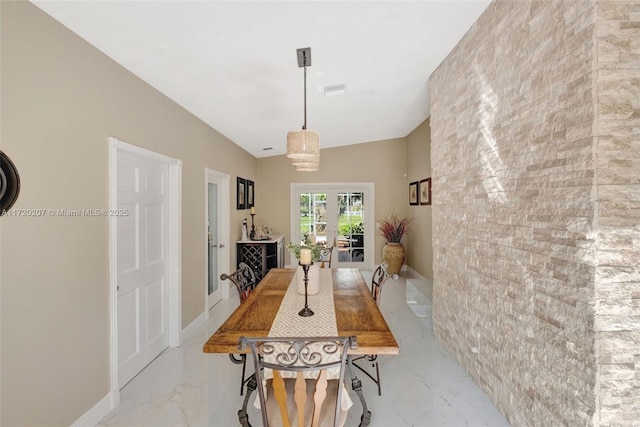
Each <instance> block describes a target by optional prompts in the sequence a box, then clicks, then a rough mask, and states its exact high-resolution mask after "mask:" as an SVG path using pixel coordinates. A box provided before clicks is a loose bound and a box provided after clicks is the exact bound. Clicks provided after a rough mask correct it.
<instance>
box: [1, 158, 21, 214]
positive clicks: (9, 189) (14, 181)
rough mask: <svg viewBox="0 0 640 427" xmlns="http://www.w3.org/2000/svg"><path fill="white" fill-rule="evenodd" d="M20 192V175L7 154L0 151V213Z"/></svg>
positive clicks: (14, 200) (8, 207)
mask: <svg viewBox="0 0 640 427" xmlns="http://www.w3.org/2000/svg"><path fill="white" fill-rule="evenodd" d="M19 193H20V175H18V169H16V166H15V165H14V164H13V162H12V161H11V159H9V156H7V155H6V154H5V153H4V152H2V151H0V215H4V214H5V212H6V211H8V210H9V209H11V206H13V204H14V203H15V202H16V200H18V194H19Z"/></svg>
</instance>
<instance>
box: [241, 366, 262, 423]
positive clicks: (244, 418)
mask: <svg viewBox="0 0 640 427" xmlns="http://www.w3.org/2000/svg"><path fill="white" fill-rule="evenodd" d="M257 387H258V382H257V381H256V374H255V373H254V374H252V375H251V376H250V377H249V378H248V380H247V394H245V396H244V402H242V409H240V410H239V411H238V421H240V425H241V426H242V427H251V424H249V414H247V405H248V404H249V397H251V395H252V394H253V392H254V391H255V389H256V388H257Z"/></svg>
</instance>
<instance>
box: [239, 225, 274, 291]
mask: <svg viewBox="0 0 640 427" xmlns="http://www.w3.org/2000/svg"><path fill="white" fill-rule="evenodd" d="M236 254H237V261H238V262H237V264H238V266H239V265H240V263H241V262H244V263H245V264H247V265H248V266H249V267H251V269H252V270H253V272H254V274H255V275H256V279H257V280H258V281H260V280H262V278H263V277H264V276H266V275H267V273H268V272H269V270H271V269H272V268H283V267H284V234H281V235H278V236H272V237H271V239H270V240H238V241H237V242H236Z"/></svg>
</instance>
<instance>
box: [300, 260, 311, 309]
mask: <svg viewBox="0 0 640 427" xmlns="http://www.w3.org/2000/svg"><path fill="white" fill-rule="evenodd" d="M298 265H301V266H302V271H304V308H303V309H302V310H300V311H299V312H298V315H299V316H302V317H310V316H313V315H314V314H315V313H314V312H313V311H312V310H311V309H310V308H309V304H308V294H307V286H309V267H311V266H312V265H313V262H312V263H311V264H300V263H298Z"/></svg>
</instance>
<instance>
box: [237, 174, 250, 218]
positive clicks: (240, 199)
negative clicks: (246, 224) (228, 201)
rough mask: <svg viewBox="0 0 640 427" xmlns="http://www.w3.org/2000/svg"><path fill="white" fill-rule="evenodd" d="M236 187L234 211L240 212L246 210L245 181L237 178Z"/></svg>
mask: <svg viewBox="0 0 640 427" xmlns="http://www.w3.org/2000/svg"><path fill="white" fill-rule="evenodd" d="M237 182H238V185H237V189H236V196H237V198H236V209H238V210H242V209H246V208H247V199H246V197H247V180H246V179H244V178H240V177H238V181H237Z"/></svg>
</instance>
